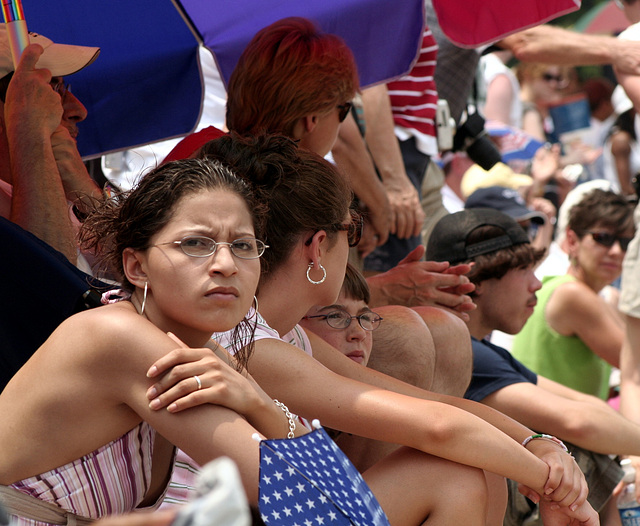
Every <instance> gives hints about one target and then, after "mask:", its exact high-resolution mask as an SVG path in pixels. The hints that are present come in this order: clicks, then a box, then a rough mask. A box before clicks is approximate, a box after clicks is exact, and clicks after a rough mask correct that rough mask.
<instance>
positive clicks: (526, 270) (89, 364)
mask: <svg viewBox="0 0 640 526" xmlns="http://www.w3.org/2000/svg"><path fill="white" fill-rule="evenodd" d="M620 7H621V9H622V10H623V11H624V13H625V15H626V16H627V18H628V19H629V22H630V24H631V25H630V27H629V29H627V30H626V31H625V32H623V33H622V34H621V35H620V36H619V37H615V36H594V35H585V34H580V33H577V32H574V31H571V30H566V29H561V28H559V27H554V26H549V25H539V26H536V27H532V28H528V29H525V30H523V31H521V32H518V33H515V34H512V35H509V36H506V37H504V38H502V39H501V40H499V41H498V42H495V43H494V44H493V45H491V46H489V47H486V48H482V49H467V48H464V49H463V48H460V47H457V46H456V45H455V44H454V43H453V42H451V41H449V40H448V38H447V37H446V35H445V33H444V32H443V31H442V29H441V28H440V26H439V23H438V19H437V16H436V12H435V10H434V9H433V6H432V5H431V2H430V1H428V0H427V2H426V3H425V9H426V24H425V27H424V31H423V34H422V41H421V46H420V49H419V52H418V56H417V59H416V62H415V63H414V65H413V66H412V70H411V71H410V72H409V73H407V74H406V75H405V76H403V77H401V78H398V79H395V80H393V81H392V82H389V83H388V84H382V85H378V86H374V87H367V88H364V89H361V88H360V86H359V81H358V71H357V66H356V63H355V59H354V57H353V55H352V53H351V51H350V49H349V48H348V46H347V45H346V44H345V43H344V42H343V40H342V39H340V38H339V37H338V36H336V35H331V34H326V33H324V32H322V31H321V29H320V28H318V27H317V26H316V25H315V24H314V23H313V22H312V21H310V20H306V19H304V18H297V17H291V18H285V19H282V20H279V21H276V22H274V23H273V24H271V25H269V26H267V27H265V28H264V29H262V30H261V31H259V32H258V33H257V34H256V35H255V36H254V37H253V39H252V40H251V42H250V43H249V44H248V46H247V47H246V49H245V50H244V52H243V53H242V56H241V57H240V59H239V61H238V64H237V66H236V68H235V70H234V72H233V74H232V76H231V78H230V81H229V84H228V87H227V93H226V98H225V101H224V104H225V119H224V123H217V122H216V123H214V124H215V125H216V126H214V125H210V124H212V123H204V124H205V125H206V126H204V127H202V129H201V131H199V132H197V133H194V134H191V135H189V136H187V137H185V138H184V139H183V140H181V141H179V142H178V143H177V144H176V143H175V142H173V143H171V146H175V147H174V148H173V149H172V150H171V151H170V152H168V153H167V155H166V158H165V159H164V160H163V161H162V162H160V163H158V166H157V167H154V168H153V169H151V170H145V171H142V172H141V173H139V174H135V177H133V178H132V177H128V176H123V175H122V174H117V179H115V178H114V179H113V181H111V183H112V185H113V186H111V187H105V188H100V186H99V185H98V184H97V183H96V181H94V180H93V178H92V177H91V175H90V173H89V172H88V171H87V168H86V165H85V163H84V162H83V159H82V157H81V155H80V153H79V151H78V149H77V145H76V141H75V139H76V137H77V135H78V133H82V121H83V120H84V119H85V118H86V116H87V111H86V109H85V107H84V106H83V105H82V102H81V101H79V100H78V99H77V98H76V97H75V96H74V95H73V93H72V91H71V88H70V86H69V84H68V79H67V77H68V76H69V75H72V74H73V73H75V72H77V71H78V70H80V69H82V68H84V67H91V63H92V62H93V61H94V60H96V59H98V60H99V57H98V55H99V52H100V50H99V49H97V48H93V47H83V46H68V45H64V44H60V43H54V42H52V41H51V40H49V39H47V38H46V37H44V36H42V35H37V34H32V35H31V44H30V45H29V46H27V47H26V49H25V50H24V52H23V53H22V56H21V58H20V61H19V63H18V64H15V65H14V64H13V60H12V56H11V53H10V46H9V36H8V34H7V31H6V26H5V25H4V24H1V25H0V101H1V102H0V110H1V111H0V216H1V218H0V235H2V236H3V238H4V236H5V232H11V235H12V236H14V238H15V236H17V238H19V239H20V240H23V239H24V240H25V243H26V246H28V247H29V248H28V250H27V252H26V254H25V256H24V258H25V259H29V258H30V257H31V256H30V252H29V251H33V253H34V256H33V257H35V252H36V249H37V251H38V254H40V253H41V252H40V251H42V250H43V249H44V250H45V252H46V253H47V254H51V255H52V256H53V257H54V259H55V264H54V262H53V260H52V262H51V277H50V279H51V281H52V282H57V283H58V284H59V285H58V286H59V287H61V288H65V287H67V285H66V283H67V280H68V279H72V280H75V281H76V282H77V281H78V280H79V281H80V282H81V283H82V284H83V287H80V289H81V292H82V293H81V295H80V293H74V294H75V295H73V296H70V297H69V299H68V300H67V299H66V297H65V302H66V303H70V304H71V306H67V305H66V304H65V305H64V308H62V306H61V307H60V308H59V309H58V308H56V304H55V302H51V307H48V306H47V307H46V308H44V309H43V308H39V309H37V310H33V312H31V311H30V309H29V306H28V304H24V305H25V306H24V307H23V302H19V306H16V307H15V310H16V312H19V313H20V316H21V317H23V318H24V319H25V324H24V325H19V326H18V325H15V326H9V324H8V323H5V321H3V325H2V326H0V337H2V336H3V335H4V334H6V335H7V341H9V336H8V335H11V341H16V340H18V341H19V339H20V334H21V333H25V332H26V331H28V327H29V325H34V326H38V327H41V326H42V327H48V326H49V325H48V324H52V325H53V326H52V327H51V330H49V329H47V330H46V331H44V332H45V333H44V334H43V335H42V337H40V336H39V335H38V338H39V339H37V338H36V340H35V343H32V340H33V338H27V337H26V335H25V341H26V342H27V341H28V342H29V345H25V348H24V349H22V350H21V351H20V353H16V351H15V350H14V348H13V347H12V346H8V347H7V348H6V349H5V348H3V349H2V353H3V354H5V353H10V354H11V357H10V358H11V360H8V361H7V360H6V357H5V356H3V357H2V362H5V361H7V363H8V362H9V361H10V362H11V363H12V367H13V364H15V363H17V365H16V367H15V370H13V369H11V370H10V373H8V374H7V375H6V376H7V382H6V385H3V386H2V391H1V392H0V414H2V417H3V426H1V427H0V450H1V451H2V452H3V454H2V455H0V505H1V506H2V507H4V508H6V510H7V511H8V517H7V518H6V520H5V518H3V517H2V516H1V515H0V522H2V521H4V522H7V523H8V524H9V523H10V524H12V525H20V526H48V525H53V524H72V523H73V524H75V523H81V524H85V523H88V522H90V521H95V520H98V519H100V520H101V521H103V523H106V524H107V525H108V524H110V523H113V526H138V524H137V523H139V524H140V526H141V525H142V524H145V525H146V524H151V525H154V524H157V525H158V526H165V525H166V524H169V523H171V522H172V521H173V522H174V523H175V524H178V523H179V522H185V523H187V522H189V521H190V520H194V519H193V517H192V516H190V514H192V515H193V514H197V513H205V509H208V511H207V512H206V513H209V517H214V516H215V517H216V519H210V520H213V521H214V522H215V523H216V524H229V525H235V524H237V525H238V526H240V525H246V524H250V523H253V524H262V523H266V524H284V525H287V524H291V525H293V524H296V523H305V520H307V521H317V523H318V524H323V523H329V522H328V521H329V520H330V519H332V518H333V517H332V515H331V513H334V512H333V511H331V512H325V511H322V512H321V511H319V510H316V509H314V506H315V502H316V501H315V499H317V502H318V505H319V504H320V503H322V504H325V501H326V500H327V498H329V499H330V500H332V501H336V502H337V501H341V499H342V500H346V502H347V507H346V508H345V507H344V506H343V507H342V509H341V511H340V513H342V514H345V515H346V516H347V517H348V518H349V519H350V520H354V521H356V523H357V521H358V520H359V521H362V520H363V517H365V516H366V517H367V518H365V519H364V522H363V523H366V524H394V525H396V524H401V525H410V524H433V525H437V524H469V525H474V524H477V525H490V526H498V525H500V524H505V525H510V526H511V525H513V526H516V525H519V524H547V525H560V524H570V525H573V524H584V525H587V526H590V525H595V524H598V523H602V524H604V525H607V526H616V525H618V524H620V522H619V520H620V519H619V517H618V514H617V512H616V509H615V499H616V494H617V492H619V491H620V487H621V486H620V484H619V483H620V481H621V478H622V471H621V469H620V467H619V460H620V459H622V458H625V457H628V458H630V459H631V464H632V466H634V467H635V468H636V469H637V472H638V477H637V482H639V483H637V484H636V487H637V488H640V449H639V446H638V444H640V441H639V439H640V403H639V402H638V401H639V400H640V397H639V396H637V393H638V390H640V307H639V300H638V298H640V290H639V288H638V284H637V279H636V278H635V274H636V272H637V270H638V269H637V266H638V261H639V259H638V256H639V251H640V233H639V230H640V229H638V223H639V221H640V217H639V214H640V212H638V209H637V208H636V210H635V212H634V207H635V205H636V203H637V202H638V196H637V191H638V188H640V186H639V185H638V183H637V182H636V178H637V176H638V174H637V171H638V170H637V168H638V165H639V164H638V163H639V162H640V161H639V160H638V158H637V157H638V151H637V133H638V132H637V130H638V122H640V121H638V118H637V111H639V110H640V80H639V79H640V42H635V41H637V40H639V37H638V34H639V33H638V32H639V31H640V29H639V28H640V25H639V24H640V1H639V0H621V2H620ZM87 44H90V43H87ZM600 64H611V65H612V66H613V71H614V72H615V74H616V78H615V79H613V78H612V79H603V78H594V79H590V80H589V81H583V80H581V79H580V75H579V70H578V69H577V67H578V66H581V65H600ZM614 84H617V87H615V89H614ZM443 103H446V105H447V107H448V108H449V109H450V111H451V115H452V117H453V122H455V126H453V132H455V134H452V135H451V136H450V137H448V139H451V144H449V141H448V140H447V138H446V137H444V136H442V135H439V134H438V125H439V124H442V123H439V122H438V121H437V108H438V107H440V108H442V107H443V106H442V105H443ZM447 124H450V123H447ZM478 126H480V129H479V131H478V130H477V129H476V128H477V127H478ZM474 130H475V131H474ZM476 132H477V133H476ZM106 175H107V178H109V176H110V174H109V172H108V171H107V172H106ZM123 181H126V183H124V184H123ZM38 257H40V256H38ZM47 261H48V260H47ZM61 262H62V266H60V263H61ZM45 264H47V263H45ZM11 265H13V267H17V266H16V265H15V263H11ZM70 269H72V270H70ZM22 270H23V269H21V268H10V269H8V272H7V274H9V273H10V272H11V275H6V276H5V278H4V279H5V280H12V281H16V282H17V283H18V286H22V285H21V284H22V283H23V282H24V283H25V284H26V282H27V281H28V280H29V278H28V276H25V273H24V272H22ZM70 271H71V272H72V278H69V277H68V274H67V273H68V272H70ZM13 272H15V274H13ZM63 272H64V273H65V277H64V279H63V277H62V274H63ZM543 274H544V276H543ZM96 278H98V279H100V280H102V281H100V282H99V283H98V282H97V281H96ZM84 285H86V287H85V286H84ZM87 289H88V290H87ZM54 290H55V289H54ZM85 291H87V292H85ZM45 294H46V291H45ZM87 294H93V295H95V296H97V297H100V295H101V298H102V299H101V301H100V303H102V305H100V306H97V307H95V308H90V307H92V306H93V304H92V303H91V302H90V301H88V299H87ZM7 308H8V307H7ZM47 308H48V309H49V311H50V312H47V311H46V309H47ZM3 316H4V318H5V319H6V320H8V319H10V318H9V316H8V315H4V314H3ZM45 317H46V318H47V319H46V322H47V323H45V322H44V321H45V320H44V318H45ZM41 318H42V319H41ZM12 325H13V324H12ZM56 326H57V328H55V330H53V329H54V327H56ZM24 327H27V329H25V328H24ZM34 332H36V331H34ZM40 332H42V331H40ZM29 336H32V335H29ZM1 347H2V344H1V343H0V348H1ZM18 369H19V370H18ZM14 373H15V374H14ZM314 419H319V420H320V422H321V423H322V424H323V425H325V426H326V427H327V431H328V432H329V435H330V437H331V438H332V439H333V440H334V441H335V443H336V444H337V445H338V446H339V448H337V447H336V448H333V447H327V448H326V450H325V451H326V453H325V452H322V453H321V454H318V457H317V458H318V459H319V460H318V462H320V463H321V464H322V465H323V466H325V465H326V464H327V463H328V462H337V463H339V464H341V465H349V461H350V462H351V463H352V464H353V466H355V468H353V469H352V470H350V471H348V472H347V473H340V474H338V471H336V475H335V476H332V477H329V478H330V479H332V480H331V481H329V484H330V486H329V487H331V488H333V486H334V485H336V484H337V485H339V486H340V491H342V490H343V489H345V488H347V487H349V488H351V487H353V488H356V487H357V488H358V490H357V491H359V494H358V495H357V496H356V495H353V496H352V495H349V494H348V493H347V492H346V491H344V495H342V496H341V495H340V491H338V487H337V486H336V488H335V491H334V490H332V489H326V490H324V489H319V487H318V486H314V490H313V492H312V494H309V495H307V496H308V499H309V500H307V501H306V503H305V504H304V508H307V509H303V506H302V505H301V503H296V500H295V499H292V500H287V499H288V498H290V497H292V495H293V492H294V489H293V488H295V491H296V492H298V491H302V490H301V489H299V487H297V486H294V484H293V483H291V486H287V485H286V484H285V485H284V486H283V488H284V489H283V492H284V494H283V493H280V492H279V491H278V489H277V488H274V487H270V485H271V484H272V481H271V479H270V478H269V477H268V476H267V475H266V474H265V473H266V471H263V470H266V466H263V464H262V463H263V462H267V463H269V462H271V461H272V460H273V457H272V456H270V454H269V453H265V451H266V448H267V446H265V444H266V443H267V442H269V441H270V439H278V440H306V438H305V437H307V438H308V439H309V442H300V444H307V445H300V446H297V445H296V446H295V447H300V448H303V449H304V448H306V449H307V453H308V454H309V457H312V455H313V454H312V453H311V451H310V449H312V448H309V446H308V444H309V443H313V442H314V440H318V441H321V440H323V438H321V436H324V435H323V434H324V432H323V431H322V430H320V429H319V428H320V425H319V424H318V423H317V422H316V421H315V420H314ZM563 441H564V442H563ZM565 442H566V444H565ZM319 443H320V442H319ZM285 447H286V446H285ZM319 448H320V446H317V447H316V448H315V449H318V450H319ZM567 453H570V454H567ZM278 455H280V454H279V453H278ZM220 457H228V458H230V459H231V461H232V462H231V463H225V461H223V462H219V460H220ZM293 457H294V455H292V459H291V460H290V462H291V464H289V469H287V468H283V472H284V471H287V472H288V476H291V474H292V472H293V471H301V472H303V477H309V476H311V477H312V475H309V473H313V472H314V470H316V471H317V472H318V473H315V475H314V476H317V477H321V474H320V473H319V472H320V471H322V470H323V469H324V468H322V469H320V468H318V467H317V465H316V464H315V462H316V460H315V459H314V460H313V461H312V460H309V462H307V463H305V462H301V463H300V464H298V463H297V461H296V459H295V458H293ZM265 458H266V459H267V460H266V461H265ZM347 458H348V459H349V461H348V460H347ZM287 462H289V460H287ZM310 465H313V469H312V468H311V467H310ZM291 466H293V467H291ZM203 468H204V469H203ZM294 468H295V469H294ZM221 473H224V475H221ZM276 473H278V474H279V476H276V478H278V479H279V480H278V482H280V477H281V476H283V474H282V473H280V472H279V471H277V470H276ZM207 477H211V478H213V479H216V480H217V482H216V483H210V485H209V486H207V489H203V487H204V486H203V484H204V481H205V479H207ZM199 486H200V489H199V490H198V489H197V488H198V487H199ZM225 488H226V491H227V493H229V494H230V493H233V494H236V495H237V496H239V498H238V499H236V498H228V497H221V496H220V492H222V494H224V492H225ZM229 488H233V491H229ZM354 491H355V490H354ZM639 491H640V490H639ZM216 492H218V493H216ZM289 492H291V494H289ZM216 494H218V497H215V498H214V497H212V495H216ZM332 495H333V497H332ZM638 496H639V497H640V494H639V495H638ZM207 497H208V498H209V499H213V500H210V501H209V503H208V506H209V508H206V505H205V504H203V499H206V498H207ZM212 502H213V503H214V504H212ZM363 503H364V504H363ZM352 504H353V505H352ZM272 506H276V507H275V508H273V507H272ZM2 507H0V511H1V510H2ZM365 508H366V512H365ZM142 510H146V511H150V512H152V513H147V514H138V513H135V514H130V513H129V512H134V511H142ZM324 513H328V514H327V515H323V514H324ZM359 513H361V514H362V515H361V516H360V517H357V516H356V514H359ZM365 513H366V514H365ZM212 514H213V515H212ZM298 514H299V515H298ZM225 517H226V518H225ZM325 520H326V521H327V522H323V521H325ZM296 521H297V522H296ZM307 523H309V522H307ZM314 523H315V522H314Z"/></svg>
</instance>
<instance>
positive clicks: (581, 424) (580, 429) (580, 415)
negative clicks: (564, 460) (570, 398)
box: [558, 410, 596, 447]
mask: <svg viewBox="0 0 640 526" xmlns="http://www.w3.org/2000/svg"><path fill="white" fill-rule="evenodd" d="M595 431H596V426H594V424H593V417H590V416H589V414H585V412H583V411H580V410H576V411H571V412H570V414H569V412H568V414H566V417H565V420H564V421H563V423H562V432H558V438H561V439H562V440H563V441H565V442H569V443H571V444H575V445H576V446H580V447H584V444H585V443H586V441H587V440H588V439H589V437H593V436H594V433H595Z"/></svg>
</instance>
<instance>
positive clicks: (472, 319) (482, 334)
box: [467, 308, 493, 340]
mask: <svg viewBox="0 0 640 526" xmlns="http://www.w3.org/2000/svg"><path fill="white" fill-rule="evenodd" d="M467 328H468V329H469V334H470V335H471V336H473V337H474V338H475V339H476V340H482V339H483V338H486V337H487V336H488V335H489V334H490V333H491V331H492V330H493V328H492V327H486V326H485V325H484V324H483V323H482V312H481V311H480V309H479V308H478V309H476V310H474V311H472V312H470V313H469V321H468V322H467Z"/></svg>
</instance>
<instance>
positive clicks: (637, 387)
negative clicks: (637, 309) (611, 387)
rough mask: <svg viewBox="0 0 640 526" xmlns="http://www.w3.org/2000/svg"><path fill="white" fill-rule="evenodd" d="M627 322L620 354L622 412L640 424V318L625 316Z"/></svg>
mask: <svg viewBox="0 0 640 526" xmlns="http://www.w3.org/2000/svg"><path fill="white" fill-rule="evenodd" d="M625 322H626V331H625V341H624V344H623V345H622V351H621V353H620V374H621V378H620V412H621V413H622V414H623V415H624V416H625V417H627V418H628V419H629V420H632V421H633V422H636V423H638V424H640V318H634V317H633V316H625Z"/></svg>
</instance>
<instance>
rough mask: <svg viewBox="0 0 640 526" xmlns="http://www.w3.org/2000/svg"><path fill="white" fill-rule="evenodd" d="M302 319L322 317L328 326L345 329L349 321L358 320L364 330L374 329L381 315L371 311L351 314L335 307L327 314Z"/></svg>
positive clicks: (377, 325) (380, 319) (378, 323)
mask: <svg viewBox="0 0 640 526" xmlns="http://www.w3.org/2000/svg"><path fill="white" fill-rule="evenodd" d="M302 319H303V320H312V319H322V320H324V321H326V322H327V324H328V325H329V327H331V328H333V329H346V328H348V327H349V325H351V321H352V320H354V319H356V320H358V325H360V327H362V328H363V329H364V330H365V331H375V330H376V329H377V328H378V327H379V326H380V322H381V321H382V319H383V318H382V316H379V315H378V314H376V313H375V312H373V311H368V312H363V313H362V314H358V315H357V316H352V315H351V314H349V313H348V312H347V311H346V310H342V309H337V310H334V311H331V312H329V313H327V314H316V315H315V316H305V317H304V318H302Z"/></svg>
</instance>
